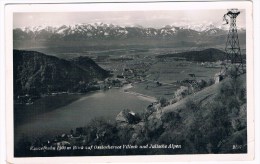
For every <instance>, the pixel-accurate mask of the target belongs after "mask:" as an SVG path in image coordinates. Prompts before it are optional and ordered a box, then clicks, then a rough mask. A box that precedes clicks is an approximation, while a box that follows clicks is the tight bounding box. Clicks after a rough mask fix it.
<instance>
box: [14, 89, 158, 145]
mask: <svg viewBox="0 0 260 164" xmlns="http://www.w3.org/2000/svg"><path fill="white" fill-rule="evenodd" d="M127 87H129V86H126V87H123V88H120V89H118V88H112V89H110V90H107V91H97V92H93V93H89V94H86V95H80V97H79V98H78V99H77V100H76V101H73V102H71V103H69V104H67V105H65V106H62V107H58V108H56V109H53V110H51V111H48V109H46V112H42V113H39V114H34V115H31V116H28V115H27V117H28V118H23V119H25V120H26V121H24V122H21V123H19V122H17V123H15V128H14V129H15V130H14V136H15V142H17V141H18V140H19V139H20V138H21V137H22V136H26V137H29V139H33V138H35V137H48V138H49V137H54V136H56V135H59V134H62V133H69V132H70V130H71V129H73V130H75V128H77V127H82V126H85V125H87V124H88V122H89V121H90V120H92V119H93V118H97V117H104V118H106V119H108V120H115V117H116V116H117V114H118V113H119V112H120V111H122V110H123V109H130V110H132V111H134V112H143V111H144V110H145V108H146V107H147V106H148V105H149V104H150V103H151V102H152V101H153V100H151V99H149V98H145V97H142V96H140V95H135V94H128V93H125V92H124V89H127ZM66 96H73V95H66ZM49 99H51V97H49ZM35 103H39V102H35ZM41 103H42V102H41ZM55 103H56V104H55ZM59 103H60V102H59V101H56V102H53V106H57V104H59ZM34 105H35V106H37V104H34ZM47 106H48V105H47ZM29 107H30V105H29V106H28V107H27V108H29ZM38 107H39V105H38ZM40 107H41V108H44V107H45V106H44V105H42V104H41V105H40ZM25 108H26V107H25ZM32 110H37V108H35V109H32ZM39 110H44V109H39ZM16 117H17V118H19V115H17V116H16ZM23 117H24V116H23Z"/></svg>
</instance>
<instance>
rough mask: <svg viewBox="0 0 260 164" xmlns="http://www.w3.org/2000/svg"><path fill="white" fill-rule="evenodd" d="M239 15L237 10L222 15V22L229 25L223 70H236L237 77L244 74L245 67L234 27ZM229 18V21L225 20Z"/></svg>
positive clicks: (235, 27)
mask: <svg viewBox="0 0 260 164" xmlns="http://www.w3.org/2000/svg"><path fill="white" fill-rule="evenodd" d="M239 14H240V11H238V9H230V10H228V12H227V13H226V14H225V15H224V20H225V21H226V23H227V24H230V27H229V32H228V36H227V41H226V48H225V51H226V54H227V56H226V64H225V69H226V70H228V69H229V68H230V67H231V66H232V67H235V68H236V71H237V75H240V74H243V73H245V68H244V67H245V66H244V61H243V57H242V55H241V51H240V45H239V39H238V33H237V26H236V18H237V16H238V15H239ZM227 17H229V21H228V19H227Z"/></svg>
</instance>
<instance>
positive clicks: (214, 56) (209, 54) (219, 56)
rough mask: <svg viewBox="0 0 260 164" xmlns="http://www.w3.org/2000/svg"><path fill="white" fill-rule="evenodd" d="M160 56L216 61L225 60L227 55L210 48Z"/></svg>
mask: <svg viewBox="0 0 260 164" xmlns="http://www.w3.org/2000/svg"><path fill="white" fill-rule="evenodd" d="M157 57H158V58H168V57H181V58H185V59H186V60H188V61H199V62H215V61H218V60H223V59H225V57H226V53H225V52H223V51H221V50H219V49H215V48H209V49H205V50H202V51H187V52H181V53H175V54H165V55H160V56H157Z"/></svg>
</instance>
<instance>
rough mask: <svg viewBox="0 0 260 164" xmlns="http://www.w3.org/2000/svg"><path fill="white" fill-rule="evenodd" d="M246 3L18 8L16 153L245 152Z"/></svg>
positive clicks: (14, 34)
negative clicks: (212, 5) (98, 8)
mask: <svg viewBox="0 0 260 164" xmlns="http://www.w3.org/2000/svg"><path fill="white" fill-rule="evenodd" d="M186 3H188V2H186ZM223 3H224V2H223ZM170 4H171V3H170ZM234 4H236V3H234ZM245 4H246V6H247V8H246V7H243V5H239V6H240V7H237V5H223V6H226V7H215V8H214V7H210V8H206V7H204V8H201V9H198V6H200V5H199V4H196V3H195V5H194V6H197V8H196V7H194V8H192V7H189V8H187V9H185V8H184V7H180V8H173V9H171V10H169V9H168V8H167V9H165V10H163V9H161V8H160V7H159V9H153V10H151V9H150V8H149V7H148V8H149V10H145V9H143V10H141V9H140V8H138V7H137V9H136V10H135V9H134V8H131V9H128V10H124V9H123V8H122V9H118V8H116V9H115V10H103V11H102V10H96V11H95V10H93V9H92V10H87V9H86V10H82V9H81V10H79V11H71V10H70V11H66V10H64V11H60V10H59V11H55V9H52V10H50V11H46V10H44V11H41V10H40V11H30V10H28V11H19V10H18V11H14V12H13V13H12V20H11V24H12V29H11V30H10V31H12V38H11V40H12V46H11V47H12V49H11V50H10V52H11V54H10V55H11V59H10V61H11V62H12V64H11V65H10V67H11V68H10V70H12V71H11V72H10V73H11V74H10V76H11V77H12V78H11V79H12V81H10V84H9V85H10V86H11V87H12V90H10V91H12V93H9V94H11V99H12V104H11V106H12V108H13V109H12V115H11V116H12V118H11V119H12V124H11V125H12V132H13V139H12V145H13V148H12V149H13V157H14V158H22V157H26V158H27V157H79V156H132V155H134V156H143V155H173V156H175V155H176V156H178V155H194V154H234V155H236V154H238V155H243V154H244V155H247V154H248V153H249V141H251V139H252V130H249V126H248V125H249V124H251V125H252V120H251V119H250V120H249V119H248V118H249V117H248V114H249V112H253V110H254V109H253V107H252V106H250V105H249V104H250V103H249V102H252V100H249V96H252V92H251V91H250V92H249V91H248V90H249V88H248V79H249V78H251V75H250V74H252V73H250V72H249V68H250V67H251V64H252V55H253V54H252V50H248V49H249V48H251V47H252V45H249V44H250V43H251V44H252V41H250V39H248V38H250V37H252V36H251V32H250V31H252V29H251V26H249V25H248V22H250V20H249V19H248V14H249V13H250V12H251V8H250V7H249V8H248V6H250V3H245ZM90 5H91V4H90ZM165 5H166V6H167V3H166V4H165ZM184 5H185V4H184ZM49 6H50V7H51V5H49ZM118 6H120V4H119V5H118ZM123 6H127V4H123ZM132 6H134V5H132ZM132 6H131V5H130V7H132ZM137 6H138V4H137ZM202 6H203V5H202ZM233 6H234V7H233ZM108 8H111V7H109V5H108ZM249 80H252V79H249ZM249 136H250V138H249ZM251 149H252V147H251V148H250V151H251Z"/></svg>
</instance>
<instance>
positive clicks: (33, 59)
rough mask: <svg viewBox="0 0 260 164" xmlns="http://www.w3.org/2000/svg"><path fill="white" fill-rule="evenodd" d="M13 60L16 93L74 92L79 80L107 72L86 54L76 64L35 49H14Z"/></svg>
mask: <svg viewBox="0 0 260 164" xmlns="http://www.w3.org/2000/svg"><path fill="white" fill-rule="evenodd" d="M75 60H77V59H75ZM13 61H14V65H13V70H14V73H13V75H14V95H15V96H17V95H23V94H34V95H35V94H36V95H37V94H42V93H50V92H67V91H70V90H71V91H73V89H74V88H76V87H77V86H78V85H79V83H80V82H83V83H89V82H91V81H93V80H99V79H104V78H105V77H107V76H108V72H107V71H105V70H103V69H102V68H101V67H99V66H98V65H97V64H96V63H95V62H93V61H92V60H91V59H89V58H88V59H87V57H85V60H84V61H85V62H84V63H81V65H78V63H77V62H71V61H67V60H64V59H59V58H57V57H54V56H48V55H45V54H43V53H39V52H35V51H20V50H14V51H13ZM83 67H84V68H83Z"/></svg>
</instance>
